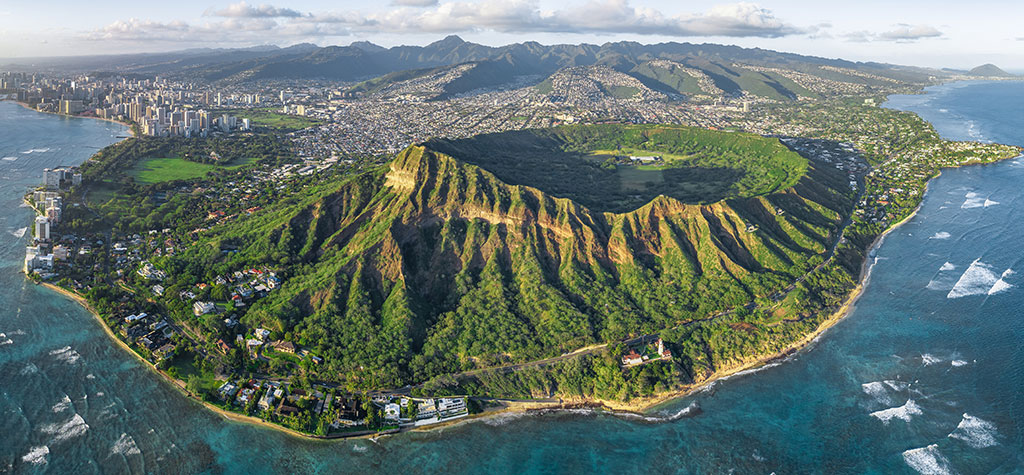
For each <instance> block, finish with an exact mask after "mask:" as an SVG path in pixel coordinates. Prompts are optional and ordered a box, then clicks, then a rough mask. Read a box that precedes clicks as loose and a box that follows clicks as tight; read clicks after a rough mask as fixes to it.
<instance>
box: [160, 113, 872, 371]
mask: <svg viewBox="0 0 1024 475" xmlns="http://www.w3.org/2000/svg"><path fill="white" fill-rule="evenodd" d="M524 134H526V135H524ZM640 144H647V145H646V147H647V150H649V151H650V152H649V153H662V154H664V155H665V158H664V160H665V163H664V164H663V165H661V166H659V167H655V168H658V169H659V170H660V171H662V172H667V171H669V170H686V169H687V168H688V167H690V169H691V170H696V172H693V173H694V175H693V176H691V177H689V178H687V179H686V180H681V181H679V183H683V184H686V183H691V184H700V182H701V179H700V178H701V177H700V173H702V172H701V170H703V169H705V168H713V167H720V168H726V169H728V171H729V173H730V174H731V176H732V177H733V179H732V181H730V182H729V185H728V186H724V187H723V186H721V184H720V183H718V184H715V185H714V186H715V189H716V190H717V193H718V195H716V196H717V199H715V200H707V199H700V197H696V198H695V199H684V200H681V199H680V198H678V197H674V196H673V190H672V189H668V190H667V191H668V193H662V192H661V191H662V188H658V187H657V186H655V187H653V188H643V189H640V190H638V191H636V192H634V194H635V193H639V194H640V195H642V198H643V200H644V202H643V203H639V204H638V205H636V206H633V207H631V208H630V207H628V206H626V203H625V202H614V203H613V204H608V203H602V201H601V199H600V197H601V193H602V190H601V189H600V188H601V187H604V188H605V191H606V192H607V193H608V200H609V203H612V202H613V201H614V200H615V199H616V198H615V196H616V193H617V191H616V190H613V189H612V187H613V186H614V185H616V184H617V185H618V186H620V187H621V186H623V184H622V183H621V180H619V181H618V182H616V179H615V175H614V174H616V173H618V172H624V173H627V174H628V173H633V172H635V171H636V170H633V168H636V167H634V166H630V165H612V166H608V164H607V163H606V161H599V160H595V158H594V157H593V155H594V154H595V153H597V154H598V155H600V154H601V153H606V154H607V153H609V152H608V150H607V149H619V148H621V149H630V148H634V147H639V146H640ZM595 151H596V152H595ZM610 156H615V152H612V153H611V155H610ZM545 157H547V158H545ZM620 158H621V157H620ZM602 166H603V167H604V168H602ZM602 174H606V175H607V176H606V177H605V178H602V176H603V175H602ZM574 177H575V178H574ZM608 177H611V178H608ZM668 177H669V175H668V174H666V178H667V179H666V180H665V183H666V184H663V185H659V186H668V187H669V188H671V186H673V185H676V184H678V183H676V182H675V181H673V180H672V179H668ZM601 180H605V181H604V182H602V181H601ZM594 183H598V184H600V186H599V187H598V189H593V190H591V189H589V188H588V187H590V186H591V185H593V184H594ZM716 183H717V182H716ZM645 193H646V194H645ZM684 195H685V193H684ZM683 197H684V198H685V196H683ZM584 203H586V204H584ZM852 206H853V193H852V192H851V191H850V189H849V187H848V186H847V184H846V177H845V175H843V174H841V173H839V172H838V171H836V170H834V169H832V168H829V167H820V166H817V165H816V164H814V163H812V162H809V161H807V160H806V159H803V158H802V157H800V156H798V155H796V154H793V153H792V152H789V151H788V150H787V149H785V147H783V146H782V145H781V144H779V142H778V141H777V140H775V139H769V138H762V137H757V136H752V135H743V134H729V133H725V132H710V131H701V130H697V129H688V128H685V127H656V126H587V127H574V128H564V129H556V130H553V131H530V132H514V133H504V134H495V135H491V136H483V137H477V138H471V139H465V140H455V141H443V142H442V141H437V142H428V143H426V144H419V145H414V146H411V147H409V148H408V149H406V150H405V151H404V152H402V153H401V154H399V156H398V157H397V158H396V159H394V160H393V161H392V162H391V163H390V164H389V165H388V166H386V167H384V168H381V169H378V170H376V171H374V172H370V173H365V174H362V175H359V176H357V177H355V178H350V179H347V180H345V181H343V182H338V183H335V184H332V185H329V186H319V187H316V188H312V189H308V190H306V191H305V192H303V193H301V194H298V195H295V196H291V197H289V198H287V199H285V200H282V201H281V202H280V203H277V204H276V205H275V206H274V207H273V208H268V209H265V210H264V211H263V212H261V213H259V214H254V215H252V216H249V217H246V218H242V219H239V220H238V221H236V222H233V223H232V224H230V225H229V226H221V227H217V228H213V229H211V231H210V232H209V233H207V236H208V237H204V240H203V241H202V242H201V243H200V244H201V245H198V246H193V247H191V248H190V249H189V251H188V252H186V253H183V254H181V255H179V256H175V257H173V258H168V259H167V260H166V262H162V263H161V264H162V265H164V266H165V267H166V268H168V269H169V270H170V271H171V272H173V273H174V274H176V275H193V276H197V277H199V278H200V279H210V278H212V277H213V276H216V275H220V274H227V273H230V272H232V271H234V270H237V269H241V268H243V267H246V266H254V265H267V266H271V267H273V268H275V269H280V275H283V276H284V282H283V284H282V287H281V289H280V290H279V291H276V292H274V293H273V294H271V295H270V296H269V297H267V298H266V299H262V300H260V301H259V302H258V303H257V304H255V305H254V306H253V307H252V308H251V309H249V310H248V311H247V313H246V314H245V316H244V318H243V322H244V323H246V324H248V325H250V326H252V327H255V326H264V327H268V328H271V329H272V330H274V331H277V332H280V333H281V334H288V335H290V336H291V337H292V338H294V340H296V341H297V342H298V343H299V344H301V345H302V346H305V347H310V348H313V349H314V350H315V351H316V352H317V353H318V354H320V355H322V356H323V357H324V361H325V363H324V364H325V369H324V370H323V371H322V372H323V374H325V375H327V376H329V377H331V378H340V379H343V380H345V381H347V382H348V383H349V384H350V385H351V386H353V387H357V388H381V387H392V386H400V385H403V384H408V383H417V382H423V381H427V380H429V379H431V378H434V377H437V376H439V375H445V374H451V373H456V372H459V371H464V370H468V369H474V368H485V367H490V366H494V365H499V364H503V363H507V362H523V361H529V360H534V359H538V358H544V357H550V356H556V355H558V354H560V353H563V352H566V351H571V350H574V349H577V348H580V347H583V346H586V345H590V344H594V343H598V342H608V341H615V340H618V339H622V338H626V337H629V336H631V335H638V334H644V333H654V332H659V331H661V330H663V329H666V328H669V327H673V326H676V325H678V324H680V323H685V322H687V321H691V320H694V319H699V318H704V317H706V316H708V315H709V314H712V313H714V312H718V311H721V310H725V309H729V308H734V307H737V306H742V305H744V304H746V303H748V302H750V301H752V300H754V299H756V298H766V296H768V295H770V294H773V293H774V292H776V291H778V290H779V289H781V288H783V287H785V286H787V285H789V284H790V283H792V282H793V281H794V280H796V279H797V278H798V277H800V276H802V275H803V274H804V273H806V271H808V270H809V269H810V268H812V267H813V266H814V265H815V264H816V263H817V262H820V260H821V258H820V256H821V255H822V254H823V253H824V252H825V251H826V250H827V249H828V248H829V247H830V246H831V244H832V243H833V242H834V240H835V234H836V230H837V229H838V227H839V225H840V223H841V222H842V221H843V219H844V218H845V217H846V216H848V214H849V213H850V210H851V208H852ZM627 208H628V209H627ZM679 343H681V344H682V343H685V342H679ZM694 348H695V351H712V350H713V349H711V348H704V349H700V348H697V347H694ZM696 359H698V356H697V355H692V357H687V358H684V359H681V360H680V362H679V364H680V365H682V367H684V368H686V367H687V365H692V364H694V363H693V361H691V360H696ZM688 361H689V362H688ZM685 372H689V373H690V374H693V372H692V369H685Z"/></svg>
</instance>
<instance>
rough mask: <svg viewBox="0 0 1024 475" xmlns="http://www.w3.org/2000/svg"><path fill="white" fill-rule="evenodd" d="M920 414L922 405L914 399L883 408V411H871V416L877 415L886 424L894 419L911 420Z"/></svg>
mask: <svg viewBox="0 0 1024 475" xmlns="http://www.w3.org/2000/svg"><path fill="white" fill-rule="evenodd" d="M919 415H921V407H920V406H918V405H917V403H915V402H914V400H913V399H907V402H906V403H904V404H903V405H902V406H899V407H890V408H889V409H882V410H881V411H875V412H872V413H871V417H875V418H877V419H878V420H880V421H882V422H884V423H886V424H888V423H889V421H891V420H893V419H899V420H902V421H905V422H910V420H911V419H913V418H914V416H919Z"/></svg>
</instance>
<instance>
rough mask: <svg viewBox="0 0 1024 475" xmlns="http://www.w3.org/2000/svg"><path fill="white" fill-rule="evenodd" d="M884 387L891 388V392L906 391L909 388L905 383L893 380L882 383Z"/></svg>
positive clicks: (908, 384)
mask: <svg viewBox="0 0 1024 475" xmlns="http://www.w3.org/2000/svg"><path fill="white" fill-rule="evenodd" d="M882 382H883V383H885V385H886V386H889V387H890V388H892V390H893V391H906V390H907V388H909V387H910V383H908V382H906V381H896V380H894V379H887V380H885V381H882Z"/></svg>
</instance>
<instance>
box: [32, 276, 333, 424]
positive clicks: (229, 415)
mask: <svg viewBox="0 0 1024 475" xmlns="http://www.w3.org/2000/svg"><path fill="white" fill-rule="evenodd" d="M40 285H42V286H43V287H46V288H47V289H50V290H52V291H54V292H57V293H59V294H61V295H63V296H65V297H68V298H70V299H72V300H74V301H75V302H77V303H78V304H79V305H81V306H82V307H83V308H85V310H87V311H88V312H89V314H91V315H92V316H93V318H94V319H95V320H96V322H97V323H99V324H100V326H101V327H103V331H104V333H106V334H107V336H108V337H110V338H111V339H112V340H115V341H116V342H117V344H118V346H120V347H121V349H123V350H125V351H126V352H128V353H131V354H132V355H133V356H134V357H135V358H136V359H138V360H139V362H141V363H142V364H143V365H144V366H145V367H146V368H147V369H149V370H150V371H152V372H153V373H156V374H157V375H158V376H160V377H161V378H160V379H162V380H164V381H165V382H167V383H169V384H170V385H171V386H173V387H174V388H175V389H177V390H178V392H179V393H181V395H183V396H185V398H186V399H189V400H192V401H195V402H197V403H199V404H201V405H202V406H203V408H204V409H208V410H210V411H212V412H214V413H216V414H218V415H220V416H221V417H224V418H225V419H230V420H233V421H236V422H244V423H248V424H255V425H259V426H263V427H267V428H270V429H276V430H280V431H283V432H285V433H288V434H289V435H292V436H295V437H302V438H304V439H316V440H323V439H325V438H324V437H317V436H314V435H309V434H303V433H301V432H298V431H295V430H292V429H289V428H287V427H284V426H279V425H277V424H274V423H271V422H267V421H264V420H263V419H259V418H256V417H252V416H246V415H243V414H236V413H233V412H230V411H226V410H224V409H221V408H219V407H217V406H214V405H212V404H209V403H207V402H206V401H203V400H201V399H199V398H197V397H196V396H195V395H193V394H192V393H190V392H188V390H186V389H185V387H184V386H185V385H184V383H183V382H182V381H180V380H177V379H174V378H172V377H171V376H170V375H168V374H167V373H165V372H163V371H160V370H159V369H157V367H156V366H154V365H153V363H151V362H149V360H147V359H145V358H143V357H142V355H140V354H138V353H136V352H135V350H133V349H132V348H131V347H130V346H128V344H127V343H125V342H124V340H122V339H120V338H118V337H117V335H115V334H114V332H113V331H111V329H110V326H108V325H107V322H105V321H104V320H103V318H102V317H100V315H99V314H98V313H96V310H95V309H93V308H92V305H89V301H88V300H86V298H85V297H83V296H82V295H80V294H78V293H77V292H74V291H71V290H68V289H65V288H64V287H61V286H59V285H55V284H51V283H49V282H41V283H40Z"/></svg>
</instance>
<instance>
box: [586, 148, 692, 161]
mask: <svg viewBox="0 0 1024 475" xmlns="http://www.w3.org/2000/svg"><path fill="white" fill-rule="evenodd" d="M590 154H591V155H592V156H595V157H601V158H602V160H603V159H604V158H607V157H609V156H614V155H632V156H637V157H642V156H645V155H646V156H649V155H659V156H661V158H662V159H663V160H665V161H666V162H674V161H677V160H687V159H690V158H693V157H695V156H697V154H694V153H691V154H687V155H680V154H675V153H666V152H662V151H658V150H644V149H641V148H633V147H622V149H621V150H591V151H590Z"/></svg>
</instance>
